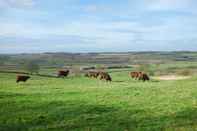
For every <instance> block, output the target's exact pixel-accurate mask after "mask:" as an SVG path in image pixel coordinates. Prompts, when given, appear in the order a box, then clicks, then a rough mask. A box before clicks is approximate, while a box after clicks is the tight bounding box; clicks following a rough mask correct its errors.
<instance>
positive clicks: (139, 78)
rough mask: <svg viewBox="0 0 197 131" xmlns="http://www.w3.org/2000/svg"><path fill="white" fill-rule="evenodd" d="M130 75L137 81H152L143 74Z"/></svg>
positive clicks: (131, 73) (132, 73)
mask: <svg viewBox="0 0 197 131" xmlns="http://www.w3.org/2000/svg"><path fill="white" fill-rule="evenodd" d="M129 75H130V76H131V77H132V78H134V79H136V80H143V81H148V80H150V78H149V76H148V75H147V74H146V73H143V72H130V73H129Z"/></svg>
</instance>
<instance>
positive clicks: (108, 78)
mask: <svg viewBox="0 0 197 131" xmlns="http://www.w3.org/2000/svg"><path fill="white" fill-rule="evenodd" d="M99 75H100V80H106V81H112V78H111V76H110V75H109V74H108V73H107V72H99Z"/></svg>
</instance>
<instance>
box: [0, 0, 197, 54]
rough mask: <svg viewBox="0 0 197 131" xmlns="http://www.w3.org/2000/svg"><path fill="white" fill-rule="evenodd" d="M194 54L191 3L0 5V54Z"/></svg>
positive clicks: (196, 8)
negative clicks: (129, 52)
mask: <svg viewBox="0 0 197 131" xmlns="http://www.w3.org/2000/svg"><path fill="white" fill-rule="evenodd" d="M178 50H191V51H196V50H197V1H196V0H0V53H24V52H25V53H37V52H106V51H109V52H110V51H116V52H123V51H178Z"/></svg>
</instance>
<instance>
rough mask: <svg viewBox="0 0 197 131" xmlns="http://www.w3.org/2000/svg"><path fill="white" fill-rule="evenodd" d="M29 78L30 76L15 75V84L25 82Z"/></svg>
mask: <svg viewBox="0 0 197 131" xmlns="http://www.w3.org/2000/svg"><path fill="white" fill-rule="evenodd" d="M29 78H30V76H26V75H17V76H16V83H18V82H20V81H23V82H26V81H27V80H28V79H29Z"/></svg>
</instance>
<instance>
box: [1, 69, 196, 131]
mask: <svg viewBox="0 0 197 131" xmlns="http://www.w3.org/2000/svg"><path fill="white" fill-rule="evenodd" d="M110 75H112V79H113V81H112V82H111V83H109V82H104V81H99V80H95V79H88V78H84V77H69V78H66V79H57V78H44V77H37V76H32V78H31V79H30V80H29V81H28V82H27V83H19V84H16V82H15V74H5V73H0V105H1V106H0V131H15V130H18V131H26V130H37V131H42V130H57V131H61V130H64V131H65V130H66V131H70V130H71V131H72V130H74V131H78V130H79V131H84V130H85V131H127V130H128V131H133V130H139V131H143V130H144V131H159V130H167V131H168V130H169V131H174V130H177V131H190V130H197V77H196V76H193V77H191V78H189V79H185V80H178V81H158V80H151V81H150V82H139V81H135V80H132V79H130V78H129V77H128V71H122V72H113V73H110Z"/></svg>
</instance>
